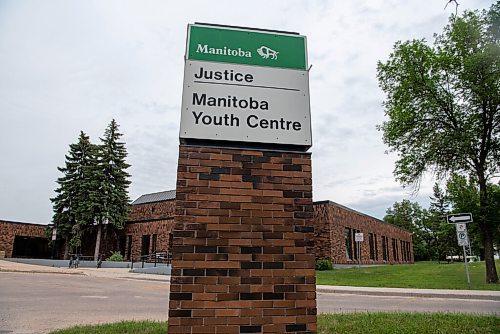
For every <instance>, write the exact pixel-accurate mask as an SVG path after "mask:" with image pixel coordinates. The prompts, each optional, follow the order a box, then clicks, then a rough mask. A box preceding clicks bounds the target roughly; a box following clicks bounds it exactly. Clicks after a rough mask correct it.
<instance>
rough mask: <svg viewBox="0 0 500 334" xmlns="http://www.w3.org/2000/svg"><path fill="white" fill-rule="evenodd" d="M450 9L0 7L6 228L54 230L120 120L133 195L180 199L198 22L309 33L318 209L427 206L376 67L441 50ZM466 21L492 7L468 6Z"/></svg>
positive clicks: (418, 2) (416, 2) (434, 2)
mask: <svg viewBox="0 0 500 334" xmlns="http://www.w3.org/2000/svg"><path fill="white" fill-rule="evenodd" d="M446 2H447V1H446V0H442V1H440V0H407V1H400V0H366V1H361V0H353V1H340V0H332V1H327V0H322V1H319V0H318V1H315V0H303V1H295V0H288V1H277V0H265V1H261V0H252V1H235V0H229V1H225V0H222V1H194V0H183V1H151V0H145V1H130V0H117V1H108V0H98V1H97V0H96V1H66V0H61V1H52V0H47V1H18V0H12V1H10V0H0V220H12V221H21V222H34V223H40V224H48V223H50V221H51V218H52V204H51V202H50V198H51V197H54V195H55V192H54V190H55V189H56V188H57V183H56V180H57V178H58V177H60V176H61V173H60V172H59V171H58V170H57V167H58V166H64V161H65V155H66V154H67V152H68V149H69V145H70V144H71V143H75V142H77V139H78V136H79V133H80V131H84V132H85V133H87V134H88V135H89V136H90V137H91V140H92V141H93V142H95V143H97V142H98V141H99V137H102V135H103V133H104V130H105V128H106V126H107V125H108V124H109V122H110V121H111V120H112V119H115V120H116V121H117V122H118V124H119V125H120V131H121V132H122V133H123V137H122V140H123V141H124V142H125V143H126V148H127V151H128V158H127V162H128V163H129V164H131V165H132V166H131V167H130V169H129V170H128V171H129V172H130V174H131V175H132V176H131V181H132V184H131V186H130V189H129V190H130V198H131V200H135V199H136V198H138V197H139V196H140V195H142V194H145V193H151V192H158V191H163V190H170V189H175V183H176V168H177V158H178V144H179V139H178V136H179V124H180V109H181V98H182V85H183V68H184V52H185V43H186V32H187V24H189V23H194V22H205V23H216V24H226V25H233V26H247V27H256V28H264V29H274V30H284V31H293V32H299V33H300V34H302V35H305V36H307V48H308V60H309V64H310V65H312V68H311V70H310V103H311V117H312V132H313V146H312V148H311V149H310V152H312V161H313V199H314V200H315V201H318V200H331V201H334V202H337V203H340V204H342V205H345V206H348V207H350V208H352V209H355V210H358V211H361V212H363V213H365V214H368V215H371V216H374V217H377V218H383V217H384V215H385V213H386V210H387V208H389V207H391V206H392V204H393V203H394V202H396V201H401V200H403V199H410V200H413V201H418V202H420V203H421V204H422V205H423V206H424V207H426V206H427V205H428V203H429V196H431V195H432V185H433V183H434V180H433V179H432V177H427V178H425V179H424V180H423V182H422V184H421V187H420V190H419V192H418V194H416V195H415V194H413V191H412V189H409V188H403V187H401V185H400V184H398V183H397V182H396V181H395V179H394V176H393V170H394V162H395V161H396V160H397V155H396V154H394V153H389V154H388V153H387V152H386V151H387V150H388V147H387V146H385V145H384V143H383V141H382V133H381V132H379V131H378V130H377V129H376V125H377V124H381V123H382V122H383V121H384V119H385V115H384V108H383V106H382V103H383V101H384V94H383V92H382V91H381V89H380V88H379V87H378V82H377V79H376V66H377V62H378V61H385V60H387V59H388V57H389V55H390V53H391V51H392V49H393V46H394V43H395V42H396V41H399V40H402V41H404V40H410V39H421V38H425V39H426V40H427V41H429V42H432V41H433V40H434V39H433V34H434V33H440V32H441V31H442V29H443V27H444V26H445V25H446V24H447V22H448V18H449V16H450V15H451V14H452V13H454V12H455V7H454V6H452V5H449V6H448V7H447V8H446V9H445V8H444V7H445V5H446ZM459 3H460V6H459V7H458V12H459V13H461V12H462V11H463V10H465V9H484V8H488V7H489V6H491V3H492V2H491V1H482V0H462V1H459Z"/></svg>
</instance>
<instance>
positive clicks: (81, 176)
mask: <svg viewBox="0 0 500 334" xmlns="http://www.w3.org/2000/svg"><path fill="white" fill-rule="evenodd" d="M94 154H95V147H94V145H92V144H91V143H90V140H89V137H88V136H87V135H86V134H85V133H84V132H83V131H81V132H80V136H79V138H78V142H77V143H76V144H71V145H70V149H69V153H68V154H67V155H66V161H65V166H64V167H58V168H57V169H58V170H59V171H60V172H61V173H62V174H63V176H61V177H59V178H58V179H57V183H58V185H59V187H58V188H57V189H56V190H55V191H56V193H57V195H56V196H55V197H54V198H51V201H52V203H53V210H54V215H53V218H52V222H53V223H54V226H55V228H56V229H57V235H58V237H59V238H63V239H65V241H66V242H65V245H66V248H65V250H64V258H65V259H67V258H68V253H69V245H70V244H79V238H80V235H79V234H74V233H73V231H74V230H75V226H76V225H78V224H81V225H85V223H86V222H87V220H85V217H84V216H82V205H83V203H85V202H86V201H87V199H88V194H87V193H86V191H85V188H84V183H85V182H86V180H87V178H88V169H89V167H90V166H91V165H92V164H93V163H94ZM78 230H80V229H79V228H78Z"/></svg>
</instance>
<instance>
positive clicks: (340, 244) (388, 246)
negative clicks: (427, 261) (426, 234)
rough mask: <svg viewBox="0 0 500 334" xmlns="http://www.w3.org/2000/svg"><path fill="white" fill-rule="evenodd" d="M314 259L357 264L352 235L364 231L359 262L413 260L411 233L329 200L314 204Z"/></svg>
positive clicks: (381, 262)
mask: <svg viewBox="0 0 500 334" xmlns="http://www.w3.org/2000/svg"><path fill="white" fill-rule="evenodd" d="M313 224H314V230H315V253H316V258H320V259H331V260H332V262H333V263H335V264H352V263H358V257H359V254H358V252H356V241H355V234H356V233H363V242H361V252H360V253H361V256H360V259H361V263H363V264H383V263H391V264H396V263H413V242H412V233H411V232H409V231H407V230H405V229H403V228H401V227H398V226H395V225H392V224H389V223H386V222H384V221H383V220H379V219H376V218H374V217H371V216H368V215H365V214H363V213H360V212H357V211H355V210H352V209H350V208H347V207H345V206H342V205H340V204H337V203H334V202H331V201H322V202H315V203H314V219H313Z"/></svg>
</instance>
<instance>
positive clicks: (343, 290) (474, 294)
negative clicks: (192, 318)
mask: <svg viewBox="0 0 500 334" xmlns="http://www.w3.org/2000/svg"><path fill="white" fill-rule="evenodd" d="M2 272H26V273H47V274H70V275H85V276H91V277H102V278H110V279H133V280H147V281H161V282H165V283H170V276H169V275H155V274H140V273H131V272H129V269H128V268H99V269H97V268H77V269H74V268H71V269H68V268H56V267H45V266H38V265H32V264H24V263H17V262H11V261H5V260H0V274H1V273H2ZM316 292H318V293H338V294H355V295H372V296H398V297H421V298H455V299H479V300H493V301H500V291H485V290H444V289H406V288H373V287H356V286H330V285H317V286H316Z"/></svg>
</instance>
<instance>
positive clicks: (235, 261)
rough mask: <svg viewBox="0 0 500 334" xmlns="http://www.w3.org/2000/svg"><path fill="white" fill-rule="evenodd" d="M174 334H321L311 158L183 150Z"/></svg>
mask: <svg viewBox="0 0 500 334" xmlns="http://www.w3.org/2000/svg"><path fill="white" fill-rule="evenodd" d="M176 199H177V201H176V217H175V219H176V224H175V226H174V231H173V235H174V241H173V242H174V246H173V261H172V267H173V270H172V278H171V286H170V304H169V308H170V310H169V333H170V334H174V333H183V334H185V333H315V332H316V285H315V271H314V263H315V262H314V261H315V259H314V252H313V234H314V229H313V227H312V224H311V218H312V214H313V212H312V211H313V207H312V185H311V158H310V154H308V153H283V152H262V151H250V150H240V149H222V148H220V149H219V148H207V147H200V146H188V145H181V146H180V149H179V166H178V172H177V194H176Z"/></svg>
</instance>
